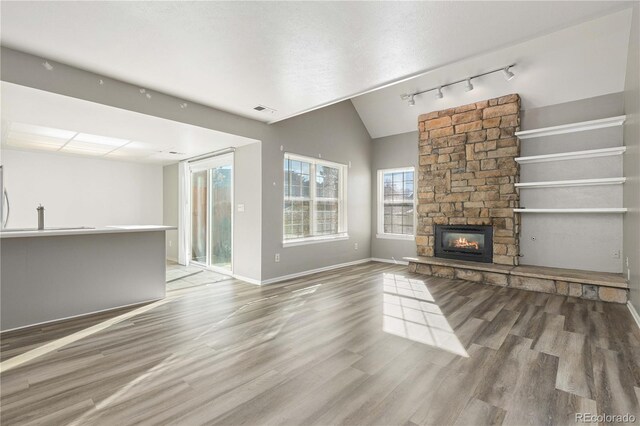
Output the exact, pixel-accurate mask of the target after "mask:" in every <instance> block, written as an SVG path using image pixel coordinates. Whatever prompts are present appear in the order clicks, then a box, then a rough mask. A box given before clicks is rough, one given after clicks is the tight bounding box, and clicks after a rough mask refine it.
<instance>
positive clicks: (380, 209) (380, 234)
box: [376, 166, 418, 241]
mask: <svg viewBox="0 0 640 426" xmlns="http://www.w3.org/2000/svg"><path fill="white" fill-rule="evenodd" d="M400 172H403V173H404V172H413V234H394V233H390V232H384V175H385V174H389V173H400ZM377 185H378V191H377V193H378V203H377V204H378V205H377V209H376V211H377V222H378V226H377V232H376V238H380V239H388V240H407V241H409V240H414V239H415V236H416V226H417V224H418V223H417V218H418V215H417V214H416V213H417V212H416V206H417V203H416V194H417V191H416V168H415V167H414V166H407V167H395V168H392V169H379V170H378V182H377Z"/></svg>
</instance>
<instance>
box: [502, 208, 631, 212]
mask: <svg viewBox="0 0 640 426" xmlns="http://www.w3.org/2000/svg"><path fill="white" fill-rule="evenodd" d="M513 211H514V212H518V213H626V211H627V209H625V208H620V209H513Z"/></svg>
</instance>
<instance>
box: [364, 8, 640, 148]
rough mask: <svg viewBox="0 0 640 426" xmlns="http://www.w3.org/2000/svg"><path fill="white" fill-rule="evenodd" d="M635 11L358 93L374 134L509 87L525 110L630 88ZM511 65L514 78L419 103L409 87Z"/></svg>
mask: <svg viewBox="0 0 640 426" xmlns="http://www.w3.org/2000/svg"><path fill="white" fill-rule="evenodd" d="M630 27H631V9H624V10H621V11H619V12H615V13H613V14H610V15H606V16H604V17H602V18H599V19H596V20H592V21H589V22H585V23H582V24H579V25H576V26H573V27H569V28H566V29H563V30H560V31H557V32H554V33H551V34H548V35H545V36H542V37H538V38H535V39H532V40H529V41H525V42H523V43H519V44H516V45H513V46H510V47H507V48H504V49H498V50H496V51H493V52H491V53H487V54H483V55H479V56H476V57H474V58H470V59H467V60H464V61H460V62H457V63H454V64H451V65H449V66H446V67H443V68H439V69H436V70H434V71H432V72H429V73H426V74H424V75H422V76H420V77H416V78H413V79H409V80H407V81H404V82H401V83H398V84H395V85H392V86H389V87H386V88H383V89H380V90H377V91H374V92H370V93H367V94H365V95H362V96H358V97H356V98H354V99H352V102H353V105H354V106H355V107H356V110H357V111H358V114H359V115H360V118H361V119H362V121H363V123H364V124H365V126H366V127H367V130H368V131H369V134H370V135H371V137H373V138H377V137H382V136H388V135H394V134H398V133H405V132H411V131H416V130H417V127H418V123H417V117H418V115H420V114H423V113H426V112H430V111H435V110H440V109H446V108H450V107H455V106H459V105H465V104H468V103H471V102H477V101H480V100H484V99H489V98H493V97H498V96H502V95H506V94H509V93H518V94H520V96H521V101H522V108H523V109H529V108H536V107H541V106H545V105H553V104H558V103H562V102H570V101H574V100H578V99H584V98H589V97H594V96H599V95H604V94H608V93H615V92H621V91H623V90H624V80H625V73H626V64H627V49H628V43H629V31H630ZM511 63H517V66H516V67H514V68H513V69H512V71H513V72H514V74H515V75H516V76H515V78H514V79H512V80H511V81H506V80H505V79H504V77H503V75H502V73H496V74H491V75H488V76H485V77H481V78H479V79H477V80H474V81H473V85H474V90H472V91H471V92H465V91H464V84H458V85H455V86H451V87H447V88H445V89H443V94H444V98H443V99H436V97H435V92H429V93H425V94H423V95H419V96H417V97H415V102H416V104H415V106H413V107H409V106H408V103H407V102H406V101H404V100H402V99H401V98H400V96H401V94H403V93H414V92H416V91H418V90H426V89H431V88H433V87H437V86H439V85H442V84H445V83H448V82H453V81H457V80H461V79H464V78H466V77H468V76H470V75H475V74H479V73H481V72H484V71H489V70H492V69H495V68H499V67H501V66H504V65H508V64H511Z"/></svg>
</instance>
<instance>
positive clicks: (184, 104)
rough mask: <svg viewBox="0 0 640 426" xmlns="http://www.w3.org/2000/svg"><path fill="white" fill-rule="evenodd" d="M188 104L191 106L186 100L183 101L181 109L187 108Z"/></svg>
mask: <svg viewBox="0 0 640 426" xmlns="http://www.w3.org/2000/svg"><path fill="white" fill-rule="evenodd" d="M188 106H189V105H187V103H186V102H183V103H181V104H180V108H181V109H185V108H186V107H188Z"/></svg>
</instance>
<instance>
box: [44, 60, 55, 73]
mask: <svg viewBox="0 0 640 426" xmlns="http://www.w3.org/2000/svg"><path fill="white" fill-rule="evenodd" d="M42 66H43V67H44V68H45V69H46V70H47V71H51V70H52V69H53V65H51V64H50V63H49V61H44V62H43V63H42Z"/></svg>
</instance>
